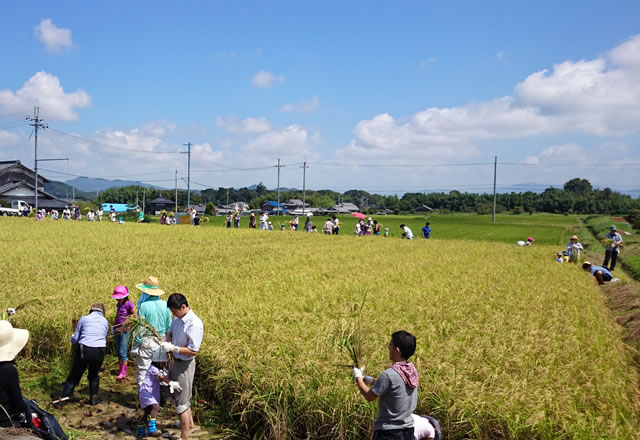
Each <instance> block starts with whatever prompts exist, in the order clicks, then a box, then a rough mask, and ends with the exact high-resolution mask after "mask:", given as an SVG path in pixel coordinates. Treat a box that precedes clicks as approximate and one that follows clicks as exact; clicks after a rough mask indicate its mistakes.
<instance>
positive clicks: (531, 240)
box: [527, 237, 535, 243]
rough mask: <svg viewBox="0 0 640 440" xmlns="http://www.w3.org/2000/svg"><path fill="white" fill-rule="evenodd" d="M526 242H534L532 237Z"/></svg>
mask: <svg viewBox="0 0 640 440" xmlns="http://www.w3.org/2000/svg"><path fill="white" fill-rule="evenodd" d="M527 241H530V242H532V243H533V242H534V241H535V240H534V239H533V238H532V237H529V238H527Z"/></svg>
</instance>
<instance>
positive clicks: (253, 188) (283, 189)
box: [247, 184, 300, 192]
mask: <svg viewBox="0 0 640 440" xmlns="http://www.w3.org/2000/svg"><path fill="white" fill-rule="evenodd" d="M247 189H250V190H251V191H256V190H257V189H258V185H257V184H255V185H251V186H247ZM268 190H269V191H278V188H269V189H268ZM285 191H300V190H299V189H296V188H286V187H284V186H281V187H280V192H285Z"/></svg>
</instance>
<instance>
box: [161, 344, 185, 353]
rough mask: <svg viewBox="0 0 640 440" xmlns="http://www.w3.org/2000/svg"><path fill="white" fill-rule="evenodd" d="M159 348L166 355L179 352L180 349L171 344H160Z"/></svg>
mask: <svg viewBox="0 0 640 440" xmlns="http://www.w3.org/2000/svg"><path fill="white" fill-rule="evenodd" d="M160 347H162V349H163V350H164V351H166V352H167V353H171V352H173V353H177V352H178V351H180V347H178V346H177V345H173V344H172V343H171V342H162V343H161V344H160Z"/></svg>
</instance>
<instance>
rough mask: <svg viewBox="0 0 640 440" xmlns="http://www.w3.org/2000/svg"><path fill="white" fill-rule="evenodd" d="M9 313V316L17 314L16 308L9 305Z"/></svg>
mask: <svg viewBox="0 0 640 440" xmlns="http://www.w3.org/2000/svg"><path fill="white" fill-rule="evenodd" d="M7 313H8V314H9V316H11V315H15V314H16V309H13V308H11V307H9V308H8V309H7Z"/></svg>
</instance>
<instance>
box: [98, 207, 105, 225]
mask: <svg viewBox="0 0 640 440" xmlns="http://www.w3.org/2000/svg"><path fill="white" fill-rule="evenodd" d="M103 215H104V211H103V210H102V206H100V207H99V208H98V221H99V222H101V221H102V216H103Z"/></svg>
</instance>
